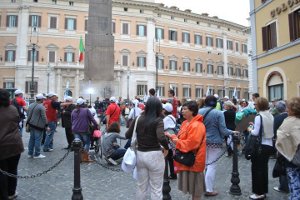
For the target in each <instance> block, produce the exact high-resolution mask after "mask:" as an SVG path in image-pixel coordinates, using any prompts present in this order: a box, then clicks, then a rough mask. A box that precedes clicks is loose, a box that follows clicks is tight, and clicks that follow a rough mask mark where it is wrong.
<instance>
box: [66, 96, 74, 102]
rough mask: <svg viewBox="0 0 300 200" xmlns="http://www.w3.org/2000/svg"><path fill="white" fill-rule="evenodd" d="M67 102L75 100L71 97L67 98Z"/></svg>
mask: <svg viewBox="0 0 300 200" xmlns="http://www.w3.org/2000/svg"><path fill="white" fill-rule="evenodd" d="M65 101H73V98H72V97H71V96H66V98H65Z"/></svg>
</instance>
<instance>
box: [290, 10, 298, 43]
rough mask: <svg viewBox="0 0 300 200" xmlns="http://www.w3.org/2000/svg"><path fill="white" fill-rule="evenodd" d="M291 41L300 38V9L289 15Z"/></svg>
mask: <svg viewBox="0 0 300 200" xmlns="http://www.w3.org/2000/svg"><path fill="white" fill-rule="evenodd" d="M289 29H290V40H291V41H294V40H296V39H298V38H300V9H298V10H296V11H294V12H292V13H290V14H289Z"/></svg>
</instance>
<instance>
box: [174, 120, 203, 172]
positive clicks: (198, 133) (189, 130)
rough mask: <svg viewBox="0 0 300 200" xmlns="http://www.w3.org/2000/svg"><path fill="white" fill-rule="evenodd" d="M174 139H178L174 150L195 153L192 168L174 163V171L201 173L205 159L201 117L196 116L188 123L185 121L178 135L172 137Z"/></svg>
mask: <svg viewBox="0 0 300 200" xmlns="http://www.w3.org/2000/svg"><path fill="white" fill-rule="evenodd" d="M174 137H178V141H177V143H176V149H179V150H180V151H182V152H185V153H187V152H189V151H194V152H196V159H195V163H194V165H193V166H191V167H188V166H185V165H183V164H180V163H178V162H176V161H174V165H175V171H176V172H179V171H193V172H203V171H204V169H205V158H206V129H205V126H204V124H203V116H201V115H196V116H195V117H194V118H193V119H192V120H191V121H190V122H188V121H187V120H185V121H184V122H183V123H182V125H181V127H180V131H179V133H178V135H177V136H176V135H172V138H174Z"/></svg>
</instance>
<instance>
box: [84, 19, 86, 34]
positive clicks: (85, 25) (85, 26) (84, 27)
mask: <svg viewBox="0 0 300 200" xmlns="http://www.w3.org/2000/svg"><path fill="white" fill-rule="evenodd" d="M84 30H85V31H87V19H86V20H84Z"/></svg>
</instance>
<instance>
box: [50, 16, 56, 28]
mask: <svg viewBox="0 0 300 200" xmlns="http://www.w3.org/2000/svg"><path fill="white" fill-rule="evenodd" d="M50 29H57V17H50Z"/></svg>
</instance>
